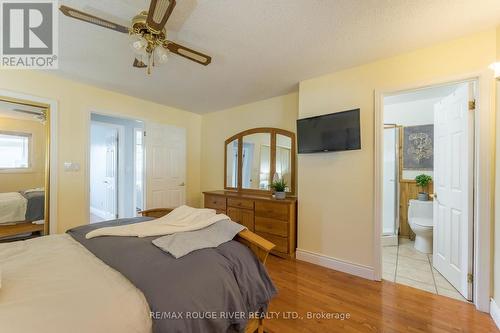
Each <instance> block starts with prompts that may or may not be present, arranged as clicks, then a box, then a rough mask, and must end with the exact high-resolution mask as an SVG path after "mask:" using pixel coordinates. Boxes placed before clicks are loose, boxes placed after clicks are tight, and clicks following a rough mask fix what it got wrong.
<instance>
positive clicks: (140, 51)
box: [130, 35, 148, 56]
mask: <svg viewBox="0 0 500 333" xmlns="http://www.w3.org/2000/svg"><path fill="white" fill-rule="evenodd" d="M130 47H131V48H132V50H133V51H134V53H135V54H137V55H141V56H142V55H146V48H147V47H148V41H147V40H146V39H144V38H143V37H141V36H138V35H131V36H130Z"/></svg>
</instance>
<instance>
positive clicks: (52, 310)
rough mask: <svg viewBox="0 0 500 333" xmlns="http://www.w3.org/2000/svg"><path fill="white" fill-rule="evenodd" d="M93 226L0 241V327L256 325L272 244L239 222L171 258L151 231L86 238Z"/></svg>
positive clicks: (259, 327)
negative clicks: (231, 233) (226, 238)
mask: <svg viewBox="0 0 500 333" xmlns="http://www.w3.org/2000/svg"><path fill="white" fill-rule="evenodd" d="M168 212H169V210H167V209H156V210H151V211H145V212H143V215H144V217H143V218H136V219H128V220H119V221H109V222H104V223H103V224H101V225H102V226H110V225H111V226H112V225H117V224H123V223H137V222H139V221H145V220H147V219H152V218H155V217H159V216H162V215H165V214H167V213H168ZM96 225H97V227H99V225H98V224H92V225H87V226H83V227H78V228H74V229H71V230H70V231H68V233H66V234H64V235H51V236H46V237H40V238H36V239H32V240H29V241H23V242H15V243H10V244H0V270H1V271H2V281H1V287H0V331H1V332H12V333H15V332H31V331H33V332H34V331H36V332H51V333H58V332H72V333H77V332H95V333H100V332H102V333H104V332H106V333H113V332H117V333H118V332H120V333H126V332H138V333H142V332H144V333H146V332H155V333H156V332H204V333H205V332H207V333H210V332H245V333H249V332H255V331H258V332H263V321H262V318H261V315H262V314H263V313H265V311H266V308H267V303H268V302H269V300H270V299H271V298H272V297H273V296H274V294H275V292H276V290H275V289H274V286H273V285H272V282H271V281H270V279H269V277H268V275H267V272H266V271H265V268H264V266H263V265H264V263H265V261H266V258H267V255H268V253H269V251H270V250H271V249H272V248H273V247H274V245H273V244H272V243H270V242H268V241H267V240H265V239H263V238H261V237H259V236H257V235H256V234H253V233H252V232H250V231H248V230H244V231H242V232H240V233H239V234H238V235H237V236H236V238H235V240H233V241H230V242H227V243H224V244H222V245H221V246H219V247H217V248H212V249H203V250H198V251H195V252H192V253H190V254H189V255H187V256H185V257H183V258H180V259H174V258H173V257H171V256H169V255H167V254H165V253H164V252H161V250H159V249H158V248H156V247H154V246H153V245H152V244H151V241H150V239H149V238H150V237H145V238H142V239H141V238H138V237H114V236H110V237H98V238H95V239H90V240H87V239H85V237H84V235H85V234H86V233H87V232H88V231H89V230H92V228H96ZM158 251H159V252H158ZM162 307H163V308H162ZM188 312H191V314H188ZM212 312H214V313H212ZM188 317H189V318H188Z"/></svg>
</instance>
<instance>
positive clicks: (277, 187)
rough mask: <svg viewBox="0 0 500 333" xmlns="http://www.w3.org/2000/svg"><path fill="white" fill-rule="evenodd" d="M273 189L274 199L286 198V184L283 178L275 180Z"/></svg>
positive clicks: (272, 185)
mask: <svg viewBox="0 0 500 333" xmlns="http://www.w3.org/2000/svg"><path fill="white" fill-rule="evenodd" d="M271 188H272V189H273V190H274V197H275V198H276V199H285V198H286V192H285V191H286V182H285V180H284V179H283V178H279V179H276V180H273V182H272V183H271Z"/></svg>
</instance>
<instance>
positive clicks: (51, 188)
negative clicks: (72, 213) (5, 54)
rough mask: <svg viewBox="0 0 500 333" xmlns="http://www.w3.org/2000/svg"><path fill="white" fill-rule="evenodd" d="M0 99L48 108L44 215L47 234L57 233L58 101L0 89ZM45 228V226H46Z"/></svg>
mask: <svg viewBox="0 0 500 333" xmlns="http://www.w3.org/2000/svg"><path fill="white" fill-rule="evenodd" d="M0 100H5V101H11V102H14V103H21V104H22V103H23V102H24V103H26V104H30V103H31V104H35V105H36V106H42V107H46V108H47V109H48V117H47V118H48V121H47V122H48V126H47V131H48V135H47V151H46V153H45V159H46V161H45V163H46V169H48V172H47V171H46V172H45V187H46V188H48V196H46V200H45V207H46V215H48V217H49V226H48V230H45V232H46V233H48V234H56V233H57V202H58V201H57V200H58V192H57V189H58V140H59V138H58V133H59V127H58V126H59V125H58V122H59V115H58V102H57V101H56V100H54V99H49V98H45V97H39V96H34V95H29V94H25V93H21V92H15V91H10V90H5V89H0ZM47 199H48V200H47ZM46 229H47V228H46Z"/></svg>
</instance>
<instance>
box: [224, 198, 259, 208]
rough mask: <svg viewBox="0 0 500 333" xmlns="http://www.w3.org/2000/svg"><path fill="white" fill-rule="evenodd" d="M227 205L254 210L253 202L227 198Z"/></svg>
mask: <svg viewBox="0 0 500 333" xmlns="http://www.w3.org/2000/svg"><path fill="white" fill-rule="evenodd" d="M227 205H228V206H230V207H236V208H244V209H253V200H248V199H237V198H227Z"/></svg>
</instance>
